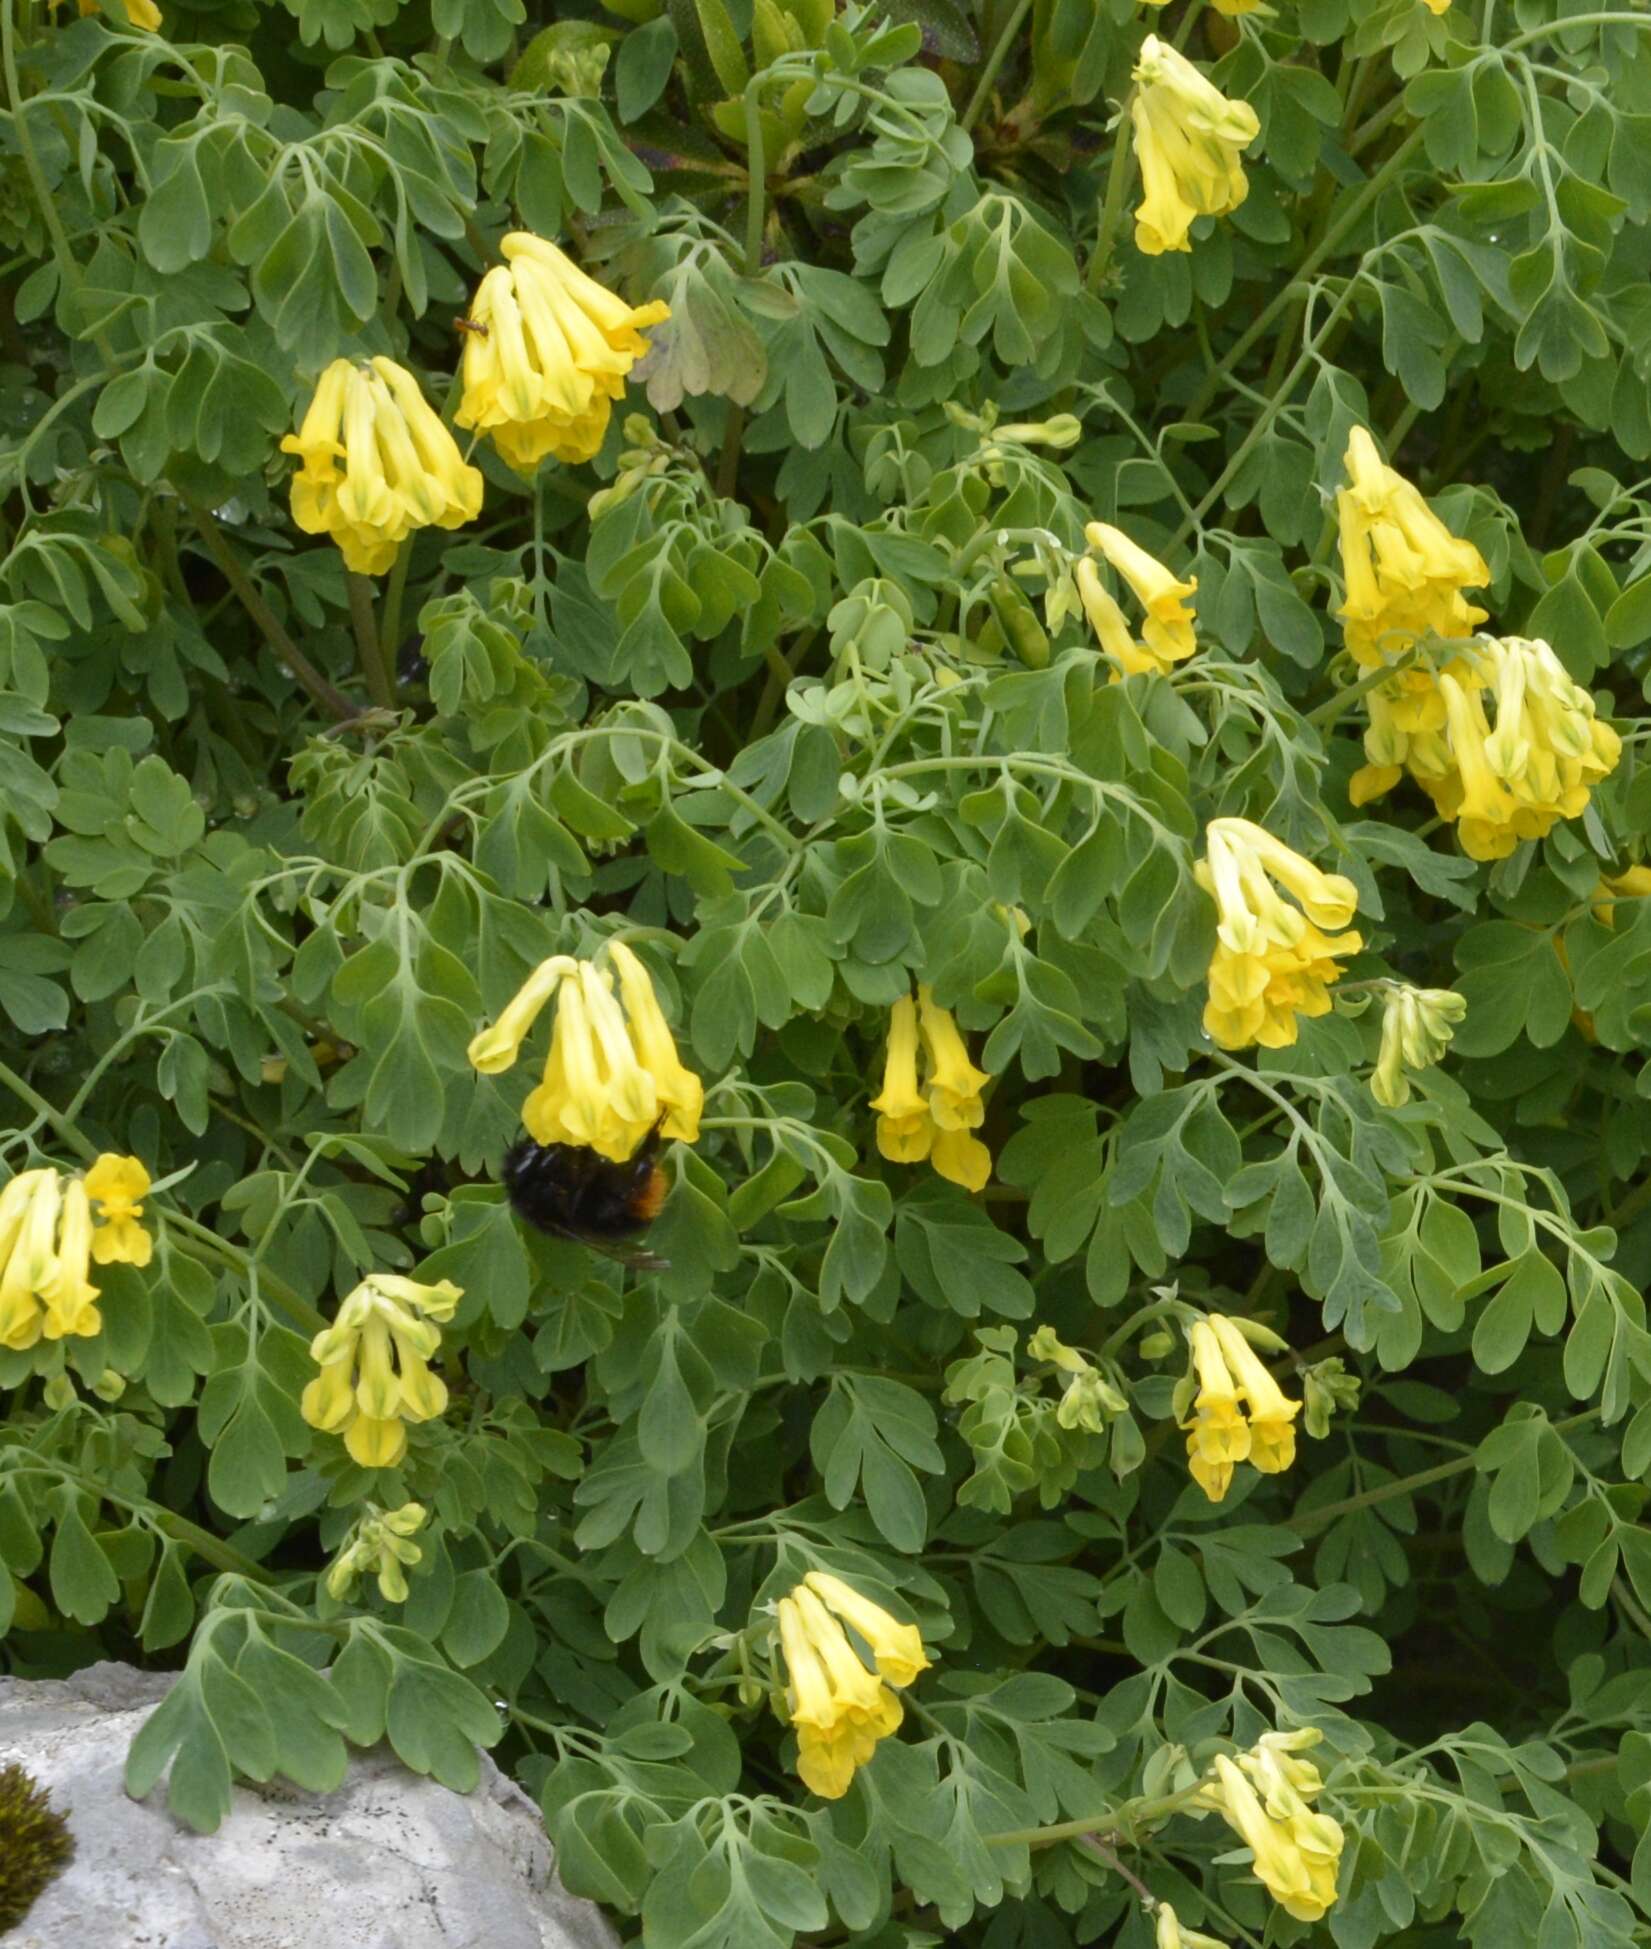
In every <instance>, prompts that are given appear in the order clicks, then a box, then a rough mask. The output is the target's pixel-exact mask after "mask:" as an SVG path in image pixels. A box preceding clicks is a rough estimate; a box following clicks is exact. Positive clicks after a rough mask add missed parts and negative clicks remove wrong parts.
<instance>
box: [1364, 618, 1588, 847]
mask: <svg viewBox="0 0 1651 1949" xmlns="http://www.w3.org/2000/svg"><path fill="white" fill-rule="evenodd" d="M1405 674H1406V676H1407V677H1414V676H1416V675H1417V674H1418V673H1416V672H1407V673H1405ZM1420 674H1421V675H1422V676H1423V677H1424V680H1425V682H1426V684H1427V685H1428V686H1429V687H1430V689H1431V691H1432V693H1433V697H1434V698H1435V699H1436V702H1434V701H1433V700H1432V699H1429V698H1427V697H1425V696H1424V694H1423V692H1422V691H1421V690H1420V689H1419V688H1418V689H1415V690H1412V691H1410V692H1407V693H1405V696H1404V697H1403V698H1400V697H1396V696H1392V695H1389V694H1388V686H1387V685H1385V684H1384V685H1381V686H1380V687H1379V688H1378V689H1376V690H1374V691H1372V692H1370V694H1369V699H1368V702H1369V707H1370V729H1369V731H1368V732H1367V733H1366V734H1365V755H1366V756H1367V757H1368V758H1370V760H1371V763H1370V764H1369V765H1366V766H1365V767H1364V769H1363V770H1362V771H1361V772H1360V773H1359V774H1357V775H1356V777H1355V780H1354V787H1355V789H1356V790H1361V788H1362V790H1361V802H1362V800H1363V799H1369V798H1375V797H1379V796H1380V794H1381V793H1382V792H1383V791H1386V790H1387V789H1388V788H1389V787H1390V786H1391V785H1393V784H1396V783H1397V782H1398V779H1399V778H1400V777H1401V776H1402V775H1403V772H1405V771H1408V772H1409V773H1410V775H1411V777H1412V778H1414V779H1415V780H1416V782H1417V783H1418V784H1419V785H1420V786H1421V787H1422V789H1423V790H1424V791H1425V792H1426V793H1427V794H1428V796H1429V797H1430V798H1431V799H1432V800H1433V804H1434V809H1435V810H1436V811H1437V812H1438V814H1439V816H1440V817H1441V818H1443V819H1449V820H1454V822H1455V824H1456V830H1457V835H1458V837H1459V838H1460V840H1461V842H1462V850H1463V852H1465V853H1466V854H1467V855H1468V856H1469V858H1470V859H1482V860H1489V859H1506V858H1507V857H1508V855H1509V854H1510V853H1511V852H1512V851H1513V850H1514V848H1515V847H1516V846H1518V845H1519V844H1520V843H1521V842H1522V841H1524V840H1527V839H1542V838H1544V837H1546V835H1547V834H1548V833H1549V832H1551V831H1552V830H1553V828H1554V826H1555V825H1557V824H1558V822H1559V821H1560V820H1561V819H1575V818H1579V817H1580V816H1581V815H1582V814H1583V813H1584V812H1585V811H1586V810H1587V808H1588V801H1589V798H1590V796H1591V795H1592V792H1593V788H1594V787H1595V786H1596V785H1597V784H1598V783H1599V782H1600V781H1601V779H1604V778H1608V777H1609V776H1610V774H1611V773H1612V772H1613V771H1614V770H1615V769H1616V765H1617V761H1618V759H1619V758H1620V757H1621V756H1622V740H1621V738H1620V737H1619V736H1618V735H1617V733H1616V732H1615V731H1614V730H1613V729H1612V727H1611V726H1610V725H1609V724H1607V723H1605V722H1604V721H1603V720H1602V719H1601V718H1600V717H1599V716H1598V715H1597V713H1596V710H1595V706H1594V700H1593V698H1592V697H1591V696H1590V695H1589V693H1588V692H1587V691H1586V690H1584V689H1583V687H1582V686H1581V685H1580V684H1578V683H1574V682H1573V681H1572V680H1571V678H1570V677H1569V676H1568V675H1567V673H1566V670H1565V667H1564V665H1563V664H1562V663H1561V662H1560V661H1559V659H1558V657H1557V656H1555V655H1554V653H1553V650H1552V649H1551V648H1550V647H1549V646H1548V644H1546V643H1544V642H1541V641H1540V640H1538V639H1535V638H1527V637H1521V636H1505V637H1489V636H1487V637H1479V638H1477V639H1476V640H1475V642H1474V643H1473V645H1472V647H1471V648H1470V649H1467V650H1464V651H1463V652H1462V653H1461V654H1460V655H1458V656H1455V657H1453V658H1452V659H1451V661H1450V663H1449V665H1448V666H1447V667H1446V668H1445V669H1444V670H1443V671H1442V672H1440V673H1439V674H1438V675H1437V676H1431V675H1428V674H1427V673H1420ZM1487 703H1488V704H1489V705H1490V706H1491V707H1492V708H1493V709H1494V712H1495V724H1494V727H1493V725H1492V722H1491V716H1490V714H1489V712H1487V709H1486V705H1487ZM1409 723H1417V724H1420V725H1423V726H1425V728H1422V729H1417V730H1409V729H1405V728H1404V726H1405V725H1406V724H1409Z"/></svg>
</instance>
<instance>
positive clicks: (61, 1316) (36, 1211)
mask: <svg viewBox="0 0 1651 1949" xmlns="http://www.w3.org/2000/svg"><path fill="white" fill-rule="evenodd" d="M148 1188H149V1173H148V1172H147V1171H146V1170H145V1169H144V1168H143V1166H142V1164H140V1163H139V1162H138V1160H137V1159H136V1158H135V1157H117V1156H115V1155H113V1154H112V1153H110V1152H105V1153H104V1154H103V1155H102V1156H101V1157H99V1158H98V1159H97V1161H96V1162H95V1163H94V1164H93V1165H92V1167H91V1169H90V1170H89V1171H88V1172H87V1173H86V1175H85V1176H84V1177H77V1176H74V1175H72V1174H70V1173H68V1172H64V1171H60V1170H58V1169H57V1168H56V1166H55V1165H49V1164H48V1165H42V1166H40V1167H39V1168H38V1169H35V1170H32V1171H20V1172H19V1173H18V1174H17V1176H16V1177H14V1178H13V1179H12V1180H11V1181H10V1183H9V1184H7V1185H6V1187H5V1189H4V1190H3V1191H0V1346H3V1347H10V1348H11V1349H12V1350H13V1351H14V1352H22V1351H23V1350H24V1349H25V1348H28V1347H32V1346H34V1345H35V1343H36V1342H37V1341H39V1340H43V1339H44V1340H63V1339H68V1338H71V1337H73V1338H78V1339H87V1338H90V1337H91V1336H92V1335H93V1334H96V1333H101V1332H102V1330H103V1315H102V1314H101V1313H100V1312H99V1310H98V1304H97V1301H98V1289H97V1287H96V1286H94V1285H93V1284H92V1281H91V1267H92V1261H93V1260H94V1259H96V1260H97V1262H98V1263H99V1264H100V1265H108V1264H110V1263H112V1262H114V1261H116V1260H124V1261H126V1262H127V1263H128V1264H131V1265H147V1264H148V1262H149V1254H150V1249H151V1248H150V1239H149V1234H148V1233H147V1232H146V1231H145V1230H144V1229H143V1227H142V1225H141V1224H139V1223H138V1219H139V1217H140V1216H141V1214H142V1206H141V1205H138V1204H137V1203H135V1202H134V1201H135V1199H136V1198H138V1197H141V1196H142V1195H143V1193H144V1192H145V1191H147V1190H148ZM93 1198H97V1199H98V1200H99V1201H100V1202H101V1203H102V1204H103V1206H104V1211H105V1214H106V1217H107V1218H108V1220H109V1221H110V1222H108V1223H107V1224H105V1225H104V1226H103V1227H102V1228H101V1229H94V1225H93V1219H92V1199H93Z"/></svg>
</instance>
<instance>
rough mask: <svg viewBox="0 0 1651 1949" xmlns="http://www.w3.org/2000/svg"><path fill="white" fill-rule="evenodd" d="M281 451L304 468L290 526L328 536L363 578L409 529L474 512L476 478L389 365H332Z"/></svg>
mask: <svg viewBox="0 0 1651 1949" xmlns="http://www.w3.org/2000/svg"><path fill="white" fill-rule="evenodd" d="M281 450H282V451H283V452H284V453H295V454H297V455H298V456H299V457H300V459H301V460H302V461H303V463H304V464H303V465H302V466H301V467H300V468H299V470H298V472H297V473H296V474H294V475H293V477H292V518H293V520H294V521H296V522H297V523H298V525H299V527H300V528H302V529H303V531H304V532H305V534H307V535H331V536H332V538H333V540H334V541H336V542H337V543H338V546H339V548H340V549H341V550H342V551H343V555H344V565H345V567H346V568H351V569H355V570H357V571H358V572H359V573H361V574H363V575H382V574H383V573H384V572H385V570H386V569H388V568H389V567H390V566H391V564H392V563H393V562H394V561H395V558H396V552H397V550H398V549H399V548H400V546H401V544H402V542H403V541H405V540H406V538H407V536H408V535H410V534H411V533H412V532H413V531H414V529H415V528H429V527H437V528H460V527H462V526H463V525H464V523H465V522H467V521H474V520H475V518H476V516H477V515H478V514H480V512H481V506H482V477H481V475H480V473H479V472H478V471H477V470H476V468H474V467H470V466H467V465H466V464H465V461H464V458H463V456H462V455H461V454H460V452H459V450H458V447H457V445H456V444H455V443H454V440H453V436H452V434H451V433H449V432H448V430H447V428H446V427H445V426H443V425H442V423H441V421H440V420H439V419H438V418H437V417H436V414H435V412H434V411H433V409H432V408H431V406H430V405H429V403H428V402H427V401H426V399H425V397H424V395H423V393H421V392H420V391H419V386H418V381H417V380H416V379H415V378H414V377H413V375H412V374H411V373H410V372H409V371H408V370H407V369H406V367H405V366H399V365H397V364H396V362H395V360H394V359H386V358H383V357H379V358H373V359H367V360H360V361H358V360H355V359H334V360H333V362H332V364H331V365H330V366H328V367H327V369H326V371H325V372H323V373H322V375H321V378H320V381H319V383H318V384H317V386H316V388H315V397H314V398H313V399H312V400H311V401H310V407H309V411H308V412H307V413H306V414H305V415H304V421H303V424H302V425H301V426H300V427H299V429H298V431H297V432H296V433H289V434H288V435H287V437H286V438H285V439H284V440H283V441H282V442H281Z"/></svg>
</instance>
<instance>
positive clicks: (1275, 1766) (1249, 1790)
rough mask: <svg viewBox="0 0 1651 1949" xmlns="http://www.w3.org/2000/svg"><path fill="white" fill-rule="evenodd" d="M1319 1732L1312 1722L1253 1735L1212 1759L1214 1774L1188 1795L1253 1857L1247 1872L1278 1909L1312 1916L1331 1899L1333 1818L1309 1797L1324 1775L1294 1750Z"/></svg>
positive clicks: (1337, 1831) (1336, 1845)
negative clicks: (1233, 1753) (1235, 1751)
mask: <svg viewBox="0 0 1651 1949" xmlns="http://www.w3.org/2000/svg"><path fill="white" fill-rule="evenodd" d="M1321 1737H1322V1735H1321V1734H1320V1733H1319V1732H1318V1731H1317V1730H1316V1728H1314V1727H1312V1726H1303V1727H1301V1728H1300V1729H1299V1730H1298V1731H1296V1732H1288V1733H1285V1732H1268V1733H1263V1734H1262V1735H1261V1738H1260V1740H1259V1741H1258V1742H1257V1744H1256V1746H1255V1749H1254V1750H1253V1751H1252V1752H1248V1753H1240V1754H1239V1755H1238V1757H1237V1759H1236V1760H1233V1759H1229V1758H1228V1757H1227V1755H1226V1754H1225V1753H1222V1754H1219V1755H1218V1756H1217V1758H1216V1761H1215V1779H1214V1780H1213V1781H1211V1782H1210V1783H1209V1784H1208V1785H1207V1786H1206V1787H1205V1788H1204V1790H1203V1792H1202V1793H1201V1794H1200V1796H1199V1798H1198V1800H1197V1801H1196V1802H1195V1803H1194V1805H1195V1806H1198V1807H1200V1808H1203V1809H1207V1810H1209V1811H1210V1812H1213V1813H1218V1814H1219V1815H1220V1816H1221V1818H1222V1819H1223V1820H1224V1821H1225V1822H1226V1823H1227V1825H1228V1826H1229V1827H1230V1828H1231V1829H1232V1830H1233V1832H1234V1833H1235V1834H1237V1835H1238V1836H1239V1838H1240V1839H1241V1840H1242V1841H1243V1842H1244V1844H1245V1845H1246V1846H1247V1847H1248V1848H1249V1850H1250V1852H1251V1854H1253V1855H1254V1857H1255V1873H1256V1878H1257V1880H1258V1881H1260V1882H1261V1883H1262V1885H1263V1886H1264V1887H1265V1888H1266V1890H1267V1893H1268V1894H1269V1895H1271V1896H1272V1898H1273V1900H1274V1901H1275V1902H1277V1903H1278V1905H1279V1907H1280V1908H1282V1909H1283V1910H1284V1912H1285V1914H1286V1915H1293V1916H1294V1917H1295V1918H1296V1920H1297V1921H1298V1922H1317V1921H1319V1920H1321V1919H1322V1918H1323V1916H1324V1915H1325V1914H1326V1913H1327V1912H1328V1911H1329V1909H1330V1906H1331V1904H1332V1903H1333V1902H1334V1901H1335V1899H1336V1877H1337V1874H1338V1873H1339V1871H1340V1868H1341V1853H1342V1845H1343V1839H1344V1837H1343V1834H1342V1829H1341V1823H1340V1822H1339V1821H1337V1820H1334V1819H1333V1818H1332V1817H1331V1816H1330V1815H1329V1814H1322V1813H1315V1812H1314V1811H1313V1807H1312V1805H1311V1803H1312V1801H1313V1800H1314V1799H1315V1798H1316V1796H1317V1795H1318V1794H1320V1793H1322V1792H1323V1790H1324V1781H1323V1779H1322V1778H1321V1777H1320V1775H1319V1770H1318V1768H1317V1767H1316V1766H1314V1765H1313V1763H1312V1761H1311V1760H1305V1759H1301V1758H1300V1757H1298V1756H1299V1755H1300V1754H1301V1753H1302V1752H1303V1751H1305V1750H1306V1749H1308V1748H1310V1747H1313V1746H1316V1745H1317V1744H1318V1742H1319V1739H1320V1738H1321Z"/></svg>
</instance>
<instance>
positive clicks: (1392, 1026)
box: [1370, 981, 1468, 1110]
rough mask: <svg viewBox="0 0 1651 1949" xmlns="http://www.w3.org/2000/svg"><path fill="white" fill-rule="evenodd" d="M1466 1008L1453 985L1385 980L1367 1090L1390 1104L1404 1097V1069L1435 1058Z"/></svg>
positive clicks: (1397, 1103)
mask: <svg viewBox="0 0 1651 1949" xmlns="http://www.w3.org/2000/svg"><path fill="white" fill-rule="evenodd" d="M1467 1012H1468V1005H1467V1001H1466V999H1465V997H1463V996H1461V995H1458V994H1457V993H1456V991H1455V990H1454V989H1453V988H1412V987H1411V986H1410V985H1409V984H1408V983H1407V982H1402V981H1395V982H1392V983H1390V984H1389V986H1388V987H1387V988H1386V989H1385V990H1384V991H1383V994H1382V1044H1381V1049H1380V1050H1379V1052H1378V1053H1377V1056H1376V1067H1375V1069H1374V1070H1373V1071H1372V1072H1371V1076H1370V1094H1371V1095H1372V1096H1373V1097H1374V1098H1375V1099H1376V1101H1377V1102H1378V1103H1380V1104H1382V1105H1384V1106H1385V1107H1386V1108H1387V1109H1389V1110H1396V1109H1398V1108H1399V1106H1400V1105H1401V1104H1404V1103H1408V1102H1409V1101H1410V1075H1409V1072H1410V1071H1411V1070H1413V1069H1427V1068H1429V1067H1430V1066H1431V1065H1432V1064H1434V1063H1436V1062H1438V1061H1439V1059H1440V1058H1441V1057H1442V1056H1443V1055H1444V1053H1445V1051H1446V1050H1447V1049H1448V1048H1449V1047H1450V1038H1451V1035H1452V1034H1453V1032H1454V1030H1455V1027H1456V1024H1457V1023H1458V1022H1460V1021H1461V1020H1462V1018H1463V1016H1465V1015H1466V1014H1467Z"/></svg>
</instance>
